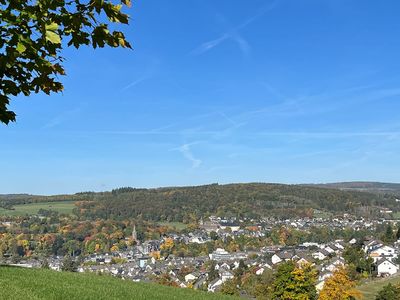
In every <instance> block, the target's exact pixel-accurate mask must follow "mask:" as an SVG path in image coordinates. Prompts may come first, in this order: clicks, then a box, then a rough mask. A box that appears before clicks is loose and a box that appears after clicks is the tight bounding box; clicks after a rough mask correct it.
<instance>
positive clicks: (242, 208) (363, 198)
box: [0, 183, 400, 223]
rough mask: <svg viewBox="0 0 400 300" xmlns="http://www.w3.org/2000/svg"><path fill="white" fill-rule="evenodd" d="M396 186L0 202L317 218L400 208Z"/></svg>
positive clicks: (200, 189) (188, 216)
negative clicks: (325, 214)
mask: <svg viewBox="0 0 400 300" xmlns="http://www.w3.org/2000/svg"><path fill="white" fill-rule="evenodd" d="M395 188H397V185H395V184H379V185H378V184H374V183H335V184H322V185H287V184H271V183H237V184H224V185H219V184H210V185H203V186H192V187H166V188H156V189H137V188H131V187H125V188H119V189H115V190H112V191H110V192H101V193H93V192H90V193H79V194H74V195H60V196H31V195H26V196H24V195H18V196H16V197H13V196H10V195H8V196H5V197H0V207H3V208H5V209H10V208H11V209H12V208H13V206H16V205H18V204H20V205H21V204H27V203H36V202H53V201H74V202H75V209H74V210H73V212H74V213H75V214H76V215H77V216H79V217H81V218H82V219H98V218H101V219H116V220H126V219H131V218H143V219H144V220H153V221H169V222H170V221H178V222H185V223H187V222H191V221H194V220H196V219H197V220H198V219H199V218H201V217H205V216H207V215H219V216H225V217H226V216H234V217H249V218H258V217H264V216H274V217H282V218H287V217H295V216H296V217H304V216H307V217H312V216H313V210H315V209H317V210H320V211H327V212H331V213H333V214H340V213H344V212H346V213H354V214H357V215H364V216H377V214H376V212H377V211H379V207H388V208H390V209H392V210H393V211H395V212H397V211H400V202H396V198H398V196H397V194H396V193H397V192H396V191H397V190H395ZM377 191H379V192H377ZM386 191H390V192H386ZM374 214H375V215H374Z"/></svg>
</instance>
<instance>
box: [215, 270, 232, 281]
mask: <svg viewBox="0 0 400 300" xmlns="http://www.w3.org/2000/svg"><path fill="white" fill-rule="evenodd" d="M219 275H220V277H221V280H222V282H225V281H227V280H230V279H233V278H234V277H235V276H234V275H233V274H232V273H231V272H230V271H229V270H226V269H222V270H220V271H219Z"/></svg>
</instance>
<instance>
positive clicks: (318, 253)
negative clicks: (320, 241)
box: [312, 249, 329, 260]
mask: <svg viewBox="0 0 400 300" xmlns="http://www.w3.org/2000/svg"><path fill="white" fill-rule="evenodd" d="M328 255H329V253H328V251H326V250H325V249H320V250H318V251H315V252H314V253H313V254H312V257H313V258H315V259H319V260H324V259H325V258H327V257H328Z"/></svg>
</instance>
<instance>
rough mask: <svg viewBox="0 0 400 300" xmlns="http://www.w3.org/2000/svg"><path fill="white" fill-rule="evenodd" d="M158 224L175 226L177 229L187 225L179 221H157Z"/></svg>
mask: <svg viewBox="0 0 400 300" xmlns="http://www.w3.org/2000/svg"><path fill="white" fill-rule="evenodd" d="M158 225H161V226H168V227H172V228H176V229H178V230H182V229H185V228H186V227H187V225H186V224H184V223H181V222H158Z"/></svg>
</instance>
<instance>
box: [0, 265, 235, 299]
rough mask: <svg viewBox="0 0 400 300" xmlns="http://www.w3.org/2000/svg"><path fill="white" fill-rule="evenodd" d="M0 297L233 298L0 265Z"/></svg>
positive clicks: (110, 279)
mask: <svg viewBox="0 0 400 300" xmlns="http://www.w3.org/2000/svg"><path fill="white" fill-rule="evenodd" d="M0 290H1V293H0V299H15V300H18V299H24V300H26V299H88V300H89V299H94V300H99V299H107V300H109V299H135V300H144V299H146V300H147V299H151V300H153V299H163V300H177V299H191V300H217V299H218V300H219V299H221V300H229V299H231V300H232V299H237V298H235V297H228V296H223V295H220V294H211V293H205V292H198V291H194V290H191V289H180V288H173V287H166V286H161V285H157V284H152V283H136V282H135V283H134V282H128V281H124V280H122V279H118V278H113V277H111V276H104V275H103V276H100V275H94V274H80V273H68V272H55V271H51V270H43V269H23V268H15V267H14V268H13V267H4V266H0Z"/></svg>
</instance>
